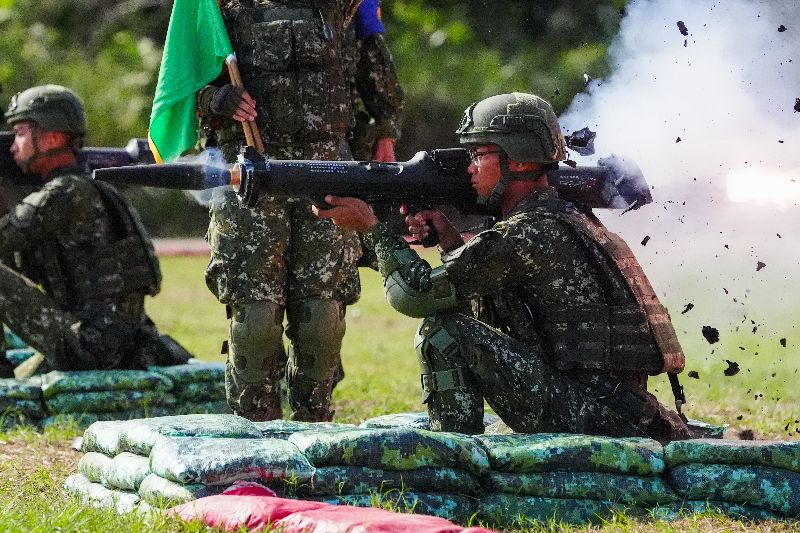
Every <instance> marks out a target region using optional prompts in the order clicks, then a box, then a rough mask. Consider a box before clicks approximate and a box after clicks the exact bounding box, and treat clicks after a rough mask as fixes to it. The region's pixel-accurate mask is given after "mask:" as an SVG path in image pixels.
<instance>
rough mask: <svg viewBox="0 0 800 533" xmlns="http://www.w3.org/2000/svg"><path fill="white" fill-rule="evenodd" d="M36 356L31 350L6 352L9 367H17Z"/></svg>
mask: <svg viewBox="0 0 800 533" xmlns="http://www.w3.org/2000/svg"><path fill="white" fill-rule="evenodd" d="M35 354H36V350H34V349H33V348H13V349H8V350H6V360H7V361H8V362H9V363H11V366H13V367H18V366H19V365H21V364H22V363H24V362H25V361H27V360H28V359H30V358H31V357H33V356H34V355H35Z"/></svg>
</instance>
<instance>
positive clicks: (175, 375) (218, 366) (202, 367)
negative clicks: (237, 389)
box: [147, 362, 225, 386]
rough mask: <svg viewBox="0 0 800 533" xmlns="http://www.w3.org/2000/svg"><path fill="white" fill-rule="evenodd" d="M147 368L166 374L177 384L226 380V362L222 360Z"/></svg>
mask: <svg viewBox="0 0 800 533" xmlns="http://www.w3.org/2000/svg"><path fill="white" fill-rule="evenodd" d="M147 370H148V371H150V372H155V373H157V374H161V375H162V376H166V377H167V378H169V379H170V380H171V381H172V382H173V383H175V385H176V386H178V385H179V384H184V383H196V382H198V381H216V382H220V381H222V382H224V380H225V363H222V362H213V363H209V362H203V363H186V364H184V365H173V366H151V367H148V369H147Z"/></svg>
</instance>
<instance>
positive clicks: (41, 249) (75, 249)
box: [0, 169, 189, 370]
mask: <svg viewBox="0 0 800 533" xmlns="http://www.w3.org/2000/svg"><path fill="white" fill-rule="evenodd" d="M73 170H74V169H63V170H62V175H58V176H57V177H55V178H53V179H51V180H50V181H48V182H47V183H46V184H44V185H43V186H42V187H41V188H40V189H39V190H37V191H36V192H34V193H32V194H29V195H28V196H26V197H25V198H24V199H23V200H22V201H21V202H20V203H18V204H17V205H16V206H15V207H14V208H13V209H12V210H11V211H10V212H9V213H8V214H6V215H5V216H3V217H2V218H0V257H3V258H5V259H4V261H5V263H4V264H0V319H2V322H3V323H4V324H7V325H8V326H9V328H10V329H11V330H13V331H14V332H15V333H16V334H18V335H19V336H20V337H21V338H22V339H23V340H24V341H25V342H26V343H27V344H28V345H30V346H31V347H32V348H35V349H36V350H37V351H39V352H41V353H42V354H43V355H44V356H45V358H46V359H47V363H48V366H49V367H50V369H58V370H88V369H110V368H136V367H142V368H143V367H144V366H146V365H148V364H155V363H160V364H169V363H173V362H184V361H186V359H187V358H188V356H189V354H188V352H186V351H185V350H183V348H181V347H180V346H179V345H177V344H176V343H175V342H174V341H172V340H171V339H169V341H171V342H168V341H167V339H166V338H165V337H163V336H161V335H159V334H158V331H157V330H156V328H155V327H154V326H153V325H152V322H150V320H149V319H148V318H147V316H146V315H145V314H144V296H145V295H146V294H156V293H157V292H158V290H159V284H160V272H159V271H158V262H157V260H156V259H155V256H154V254H153V247H152V243H151V242H150V240H149V237H147V235H146V234H144V233H142V232H143V229H142V228H141V224H140V223H139V222H138V219H137V218H136V216H137V215H136V214H135V213H134V212H133V211H132V210H131V209H132V208H130V206H129V205H128V204H127V203H126V201H125V200H124V199H123V198H122V196H120V195H119V193H116V192H114V191H112V190H111V189H110V187H109V188H106V187H105V186H103V185H97V184H95V183H94V182H92V180H91V179H89V178H88V177H85V176H82V175H78V174H76V173H70V172H72V171H73ZM12 257H13V258H14V260H13V262H11V261H10V259H9V258H12ZM37 284H38V285H41V287H42V289H43V291H42V290H40V289H39V288H38V287H37Z"/></svg>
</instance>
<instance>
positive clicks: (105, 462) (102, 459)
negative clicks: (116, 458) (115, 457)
mask: <svg viewBox="0 0 800 533" xmlns="http://www.w3.org/2000/svg"><path fill="white" fill-rule="evenodd" d="M110 464H111V457H109V456H107V455H105V454H102V453H97V452H89V453H86V454H84V455H83V457H81V460H80V461H78V472H80V473H81V474H83V475H84V476H86V479H88V480H89V481H91V482H92V483H101V484H102V483H103V479H105V476H106V472H108V467H109V465H110Z"/></svg>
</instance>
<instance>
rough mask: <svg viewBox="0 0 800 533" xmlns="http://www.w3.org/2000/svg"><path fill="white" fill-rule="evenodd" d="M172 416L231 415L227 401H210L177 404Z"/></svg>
mask: <svg viewBox="0 0 800 533" xmlns="http://www.w3.org/2000/svg"><path fill="white" fill-rule="evenodd" d="M170 414H173V415H205V414H209V415H210V414H226V415H230V414H233V411H232V410H231V406H230V405H228V402H227V400H225V399H222V400H210V401H201V402H179V404H178V405H177V406H175V409H173V412H172V413H170Z"/></svg>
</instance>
